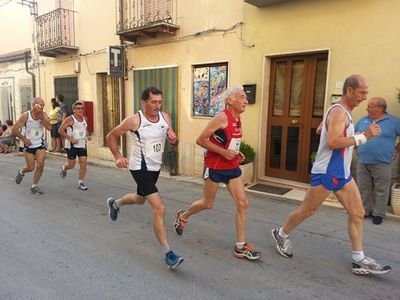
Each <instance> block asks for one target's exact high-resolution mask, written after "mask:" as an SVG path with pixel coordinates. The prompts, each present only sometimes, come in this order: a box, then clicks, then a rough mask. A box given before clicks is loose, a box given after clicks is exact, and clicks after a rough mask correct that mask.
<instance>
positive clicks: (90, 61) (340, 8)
mask: <svg viewBox="0 0 400 300" xmlns="http://www.w3.org/2000/svg"><path fill="white" fill-rule="evenodd" d="M46 1H50V0H44V1H43V2H44V3H46ZM48 3H50V4H48V5H49V7H50V6H51V4H52V3H53V2H52V1H50V2H48ZM95 3H98V2H97V1H94V0H91V1H89V0H87V1H83V0H75V3H74V9H75V10H76V11H77V12H78V13H77V17H76V33H77V43H78V46H79V53H78V54H80V55H76V56H72V57H69V56H65V57H61V58H57V59H52V58H44V57H41V65H40V72H39V73H40V93H41V95H42V96H44V97H45V98H46V99H50V98H51V97H53V96H54V95H53V93H54V87H53V80H54V77H56V76H71V75H76V74H78V76H79V83H78V85H79V97H80V98H81V99H84V100H93V101H94V110H95V119H96V123H95V130H96V131H95V138H94V140H93V141H92V142H91V144H90V146H89V155H91V156H95V157H98V158H102V159H112V156H111V155H110V152H109V151H108V149H106V148H103V142H102V128H101V127H102V120H101V118H102V107H101V103H99V100H100V99H101V98H100V96H101V94H100V91H99V86H100V84H99V82H98V79H97V77H96V73H101V72H106V59H105V48H106V47H107V46H109V45H117V44H119V37H118V36H117V35H116V34H115V25H116V24H115V15H116V14H115V2H114V1H103V2H102V4H101V5H95ZM176 3H177V21H176V22H177V24H178V25H179V26H180V29H179V30H178V32H177V35H176V36H169V35H158V36H157V38H156V39H152V38H145V39H139V41H138V44H135V45H133V44H130V45H129V46H128V55H127V56H128V69H129V71H128V78H127V80H125V81H124V86H125V90H126V97H125V100H126V115H132V114H133V104H132V97H133V78H132V77H133V76H132V74H133V69H134V68H156V67H162V66H170V65H177V66H178V67H179V92H178V107H179V117H178V120H179V121H178V129H179V139H180V144H179V166H180V169H179V173H181V174H186V175H196V176H199V175H200V174H201V171H202V154H203V151H202V149H201V148H200V147H198V146H195V138H196V136H197V135H198V134H199V133H200V131H201V130H202V129H203V128H204V126H205V125H206V123H207V121H208V120H209V118H204V117H203V118H202V117H194V116H192V74H191V70H192V69H191V68H192V65H193V64H201V63H213V62H228V63H229V76H228V80H229V85H237V84H251V83H255V84H257V99H256V104H254V105H249V106H248V107H247V111H246V113H245V114H244V115H243V119H244V139H245V140H246V142H248V143H250V144H252V145H253V146H254V147H255V148H256V152H257V159H256V160H257V165H258V176H259V177H260V176H263V170H262V169H263V163H264V160H265V158H264V155H263V153H264V152H265V135H266V133H265V132H266V122H267V120H266V107H267V102H268V99H267V94H268V93H267V92H268V88H269V82H268V80H269V57H270V56H274V55H279V54H292V53H303V52H309V51H316V50H325V51H327V52H328V53H329V67H328V78H327V92H326V94H327V100H326V104H327V105H328V104H329V101H330V95H331V94H340V93H341V89H340V88H336V85H337V84H340V82H343V80H344V78H345V77H346V76H348V75H350V74H353V73H359V74H361V75H364V76H365V77H366V78H367V79H368V80H369V82H370V95H371V96H372V95H380V96H383V97H385V98H386V99H387V100H388V102H389V111H390V112H392V113H393V114H395V115H400V107H399V105H398V103H397V102H396V101H395V99H394V91H395V88H396V87H399V86H400V84H399V83H398V81H396V80H397V78H399V76H398V75H399V74H398V72H399V71H398V69H399V68H397V67H395V66H396V63H397V57H398V54H397V53H398V51H397V49H398V45H397V44H398V41H397V40H396V37H398V36H400V28H399V26H397V23H396V22H397V21H396V20H397V15H396V14H397V13H398V11H399V8H400V2H399V1H396V0H385V1H378V0H369V1H361V0H346V1H344V0H343V1H339V0H324V1H316V0H299V1H288V2H287V3H283V4H278V5H273V6H270V7H265V8H256V7H254V6H252V5H249V4H247V3H244V2H243V1H241V0H221V1H211V0H200V1H185V0H176ZM41 4H42V2H41V3H40V4H39V5H41ZM52 5H54V3H53V4H52ZM51 9H54V7H52V8H49V10H51ZM239 22H243V24H242V25H239V26H237V27H235V28H233V29H230V28H231V27H233V26H234V25H235V24H237V23H239ZM221 29H226V31H225V32H224V31H221ZM229 29H230V30H229ZM396 43H397V44H396ZM253 44H254V47H252V45H253ZM76 62H80V72H79V73H74V71H73V68H74V64H75V63H76ZM365 108H366V105H365V104H363V105H361V107H360V108H358V109H356V110H355V112H354V116H355V118H356V119H358V118H359V117H360V116H361V115H363V114H364V113H365Z"/></svg>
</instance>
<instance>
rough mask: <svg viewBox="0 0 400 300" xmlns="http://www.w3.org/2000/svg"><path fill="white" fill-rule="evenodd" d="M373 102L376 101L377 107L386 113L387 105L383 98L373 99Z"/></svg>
mask: <svg viewBox="0 0 400 300" xmlns="http://www.w3.org/2000/svg"><path fill="white" fill-rule="evenodd" d="M372 100H374V102H375V105H376V106H377V107H379V108H381V109H382V110H383V111H384V112H385V113H386V109H387V104H386V100H385V99H383V98H382V97H375V98H372Z"/></svg>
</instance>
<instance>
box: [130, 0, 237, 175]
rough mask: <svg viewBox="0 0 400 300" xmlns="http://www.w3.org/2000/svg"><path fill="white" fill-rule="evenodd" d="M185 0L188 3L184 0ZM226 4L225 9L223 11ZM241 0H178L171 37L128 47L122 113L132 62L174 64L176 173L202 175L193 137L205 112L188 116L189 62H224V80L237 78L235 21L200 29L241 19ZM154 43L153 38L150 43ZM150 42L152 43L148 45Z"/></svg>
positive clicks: (150, 65) (200, 152)
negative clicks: (175, 29)
mask: <svg viewBox="0 0 400 300" xmlns="http://www.w3.org/2000/svg"><path fill="white" fill-rule="evenodd" d="M189 2H190V3H189ZM227 7H229V11H228V13H227V12H226V10H227ZM242 13H243V2H242V1H239V0H235V1H229V0H224V1H206V0H202V1H178V20H177V23H178V25H179V26H180V27H181V29H180V30H179V31H178V35H177V36H176V37H164V38H162V39H161V40H163V41H164V42H165V43H162V44H159V43H157V41H159V40H157V41H155V40H151V39H150V40H149V39H147V40H143V41H140V44H141V45H139V46H135V47H133V48H130V49H129V52H128V62H129V66H130V70H129V74H128V75H129V79H128V81H127V82H126V85H125V86H126V92H127V94H126V96H127V97H126V101H127V115H131V114H132V113H133V104H132V101H131V100H130V99H132V97H133V88H132V87H133V81H132V80H133V79H132V67H134V68H154V67H160V66H168V65H178V67H179V91H178V95H179V99H178V107H179V116H178V127H179V128H178V129H179V139H180V143H179V149H178V151H179V173H180V174H185V175H196V176H201V172H202V170H203V150H202V149H201V148H200V147H199V146H196V145H195V139H196V137H197V135H199V134H200V131H201V130H202V129H203V128H204V127H205V126H206V123H207V122H208V121H209V119H210V118H207V117H193V116H192V65H194V64H202V63H213V62H228V68H229V74H228V81H229V85H238V84H241V76H240V75H241V74H240V70H241V50H242V46H241V41H240V38H239V37H240V30H241V28H240V26H238V27H237V28H236V29H235V30H232V31H227V32H225V33H223V32H213V33H210V34H207V33H204V34H201V35H199V36H193V35H194V34H195V33H197V32H203V31H205V30H209V29H212V28H217V29H228V28H230V27H232V26H233V25H235V24H237V23H238V22H241V21H242ZM155 43H156V44H155ZM153 44H154V45H153Z"/></svg>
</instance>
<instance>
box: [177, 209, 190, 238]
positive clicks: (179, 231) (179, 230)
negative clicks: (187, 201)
mask: <svg viewBox="0 0 400 300" xmlns="http://www.w3.org/2000/svg"><path fill="white" fill-rule="evenodd" d="M184 212H185V211H184V210H183V209H178V210H177V211H176V214H175V221H174V230H175V232H176V234H177V235H182V233H183V228H184V227H185V224H186V223H187V220H185V219H184V218H183V216H182V215H183V213H184Z"/></svg>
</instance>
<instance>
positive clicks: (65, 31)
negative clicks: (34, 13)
mask: <svg viewBox="0 0 400 300" xmlns="http://www.w3.org/2000/svg"><path fill="white" fill-rule="evenodd" d="M74 14H75V12H74V11H72V10H68V9H64V8H58V9H56V10H53V11H51V12H49V13H46V14H44V15H41V16H38V17H37V18H36V26H37V46H38V50H39V52H40V51H44V50H47V49H52V48H57V47H59V48H60V47H71V48H76V45H75V16H74Z"/></svg>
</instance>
